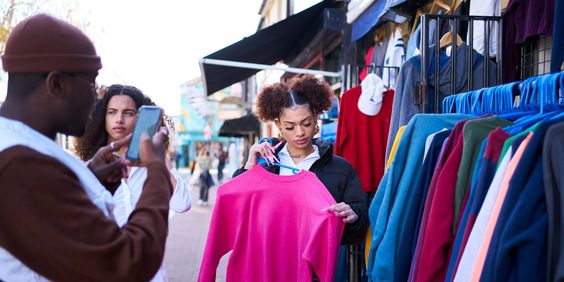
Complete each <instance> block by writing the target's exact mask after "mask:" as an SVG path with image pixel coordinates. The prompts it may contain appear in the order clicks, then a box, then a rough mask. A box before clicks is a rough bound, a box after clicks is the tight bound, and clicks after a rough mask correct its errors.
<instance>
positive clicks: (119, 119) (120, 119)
mask: <svg viewBox="0 0 564 282" xmlns="http://www.w3.org/2000/svg"><path fill="white" fill-rule="evenodd" d="M124 122H125V119H124V118H123V116H120V117H119V118H118V119H117V120H116V123H117V124H123V123H124Z"/></svg>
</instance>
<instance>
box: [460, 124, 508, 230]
mask: <svg viewBox="0 0 564 282" xmlns="http://www.w3.org/2000/svg"><path fill="white" fill-rule="evenodd" d="M510 124H513V123H512V122H510V121H507V120H504V119H501V118H499V117H498V116H491V117H488V118H483V119H475V120H471V121H468V123H467V124H466V125H464V132H463V135H464V137H463V138H464V147H463V149H462V159H461V160H460V167H459V169H458V175H457V178H456V187H455V193H454V206H455V210H454V224H453V226H457V225H458V218H459V216H460V214H461V211H462V210H463V208H462V207H461V206H462V199H463V198H464V195H466V194H467V192H468V189H469V184H470V182H471V177H472V175H471V173H470V172H472V171H474V163H475V160H476V159H477V158H478V152H479V150H480V146H481V144H482V140H484V139H485V138H486V137H487V135H488V134H489V133H490V132H492V131H493V130H494V129H496V128H499V127H505V126H508V125H510ZM453 230H454V227H453Z"/></svg>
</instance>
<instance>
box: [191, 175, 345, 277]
mask: <svg viewBox="0 0 564 282" xmlns="http://www.w3.org/2000/svg"><path fill="white" fill-rule="evenodd" d="M304 188H307V189H304ZM332 204H335V200H334V199H333V197H332V196H331V194H330V193H329V191H327V188H325V187H324V186H323V184H322V183H321V181H320V180H319V179H318V178H317V177H316V176H315V174H314V173H312V172H309V171H306V170H301V171H300V172H299V173H298V174H296V175H290V176H279V175H275V174H273V173H270V172H268V171H266V170H265V169H264V168H262V167H261V166H255V167H253V168H252V169H250V170H248V171H246V172H244V173H243V174H241V175H239V176H238V177H236V178H233V179H232V180H231V181H229V182H226V183H225V184H223V185H221V186H220V187H219V188H218V192H217V198H216V203H215V208H214V211H213V214H212V218H211V222H210V229H209V233H208V238H207V240H206V247H205V250H204V256H203V259H202V264H201V266H200V274H199V277H198V281H215V276H216V275H215V273H216V268H217V265H218V264H219V260H220V259H221V257H222V256H223V255H225V254H226V253H227V252H229V251H231V250H232V253H231V255H230V257H229V262H228V267H227V281H311V278H312V277H313V276H312V275H313V273H312V272H314V273H315V274H316V275H317V277H319V279H320V281H333V278H334V273H335V265H336V262H337V255H338V250H339V245H340V241H341V236H342V234H343V230H344V223H343V221H342V220H341V219H340V218H338V217H337V216H335V215H334V214H333V213H331V212H326V211H322V209H323V208H325V207H328V206H330V205H332Z"/></svg>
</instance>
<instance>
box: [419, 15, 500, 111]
mask: <svg viewBox="0 0 564 282" xmlns="http://www.w3.org/2000/svg"><path fill="white" fill-rule="evenodd" d="M432 21H435V22H436V29H437V31H436V32H435V33H434V38H433V43H434V46H440V36H441V34H440V27H441V22H442V21H448V23H449V31H450V32H452V34H453V36H451V42H450V46H452V51H451V54H457V53H456V52H457V48H458V46H457V42H456V38H457V35H458V25H459V23H461V22H467V23H468V34H469V36H468V38H469V39H470V40H469V42H468V43H467V45H468V46H469V50H470V52H468V61H467V62H473V59H474V58H473V56H474V55H473V52H472V50H473V49H474V42H473V41H474V40H473V35H474V23H475V22H476V21H483V22H484V52H483V54H482V55H483V56H484V60H485V61H484V75H483V78H482V83H483V86H484V87H489V86H493V85H497V84H500V83H501V82H502V67H501V66H502V63H503V44H502V43H503V42H502V34H503V32H502V30H503V21H502V17H496V16H453V15H432V14H425V15H423V16H421V22H422V23H423V26H422V39H421V45H423V47H422V48H421V56H422V64H421V76H422V78H421V86H420V95H419V97H416V99H414V100H415V102H416V104H419V105H421V108H422V110H423V112H424V113H425V112H426V113H432V112H434V113H438V112H440V109H439V107H440V100H441V99H440V87H434V91H433V93H430V91H429V89H428V87H429V85H430V79H429V76H428V72H429V69H428V68H427V67H425V66H427V65H429V59H430V57H431V55H434V58H435V60H434V64H433V65H431V66H430V67H431V68H433V70H434V72H433V73H435V74H438V73H439V71H440V67H441V66H440V59H436V58H439V56H440V50H439V49H440V48H433V50H431V48H429V47H430V46H428V45H427V44H426V43H427V42H429V36H430V35H429V25H430V23H431V22H432ZM492 23H494V24H497V25H499V32H498V33H497V37H498V38H497V52H496V56H495V62H496V63H497V66H498V67H497V68H496V69H497V70H496V79H495V82H494V83H493V84H491V83H492V82H491V81H490V79H488V78H489V77H490V71H492V70H490V69H489V66H488V61H487V60H490V56H489V53H490V50H489V48H490V46H489V45H490V44H489V42H490V36H491V33H492V31H491V27H492ZM431 52H433V53H431ZM456 60H457V58H456V56H451V60H450V64H451V69H450V74H451V76H450V77H451V81H450V91H449V93H448V94H447V95H452V94H456V93H457V90H456V75H457V73H456V63H457V62H456ZM473 81H474V77H473V64H471V63H467V85H466V90H465V91H470V90H473V87H472V82H473ZM433 82H434V85H439V76H438V75H435V76H434V81H433Z"/></svg>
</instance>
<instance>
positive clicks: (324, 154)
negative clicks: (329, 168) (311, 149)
mask: <svg viewBox="0 0 564 282" xmlns="http://www.w3.org/2000/svg"><path fill="white" fill-rule="evenodd" d="M280 142H284V144H282V145H280V147H278V148H276V151H275V154H276V156H278V155H279V153H280V151H281V150H282V148H283V147H284V146H286V144H285V143H286V142H285V141H281V140H280V139H277V138H272V145H277V144H278V143H280ZM313 144H314V145H316V146H317V147H318V148H319V157H320V158H319V160H317V161H316V162H315V163H314V164H313V166H312V168H314V167H316V166H317V164H318V163H319V164H324V163H327V162H328V161H329V160H330V159H331V157H332V156H333V144H331V143H330V142H328V141H325V140H323V139H320V138H315V139H313ZM271 167H273V168H277V169H278V168H279V167H277V166H271Z"/></svg>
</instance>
